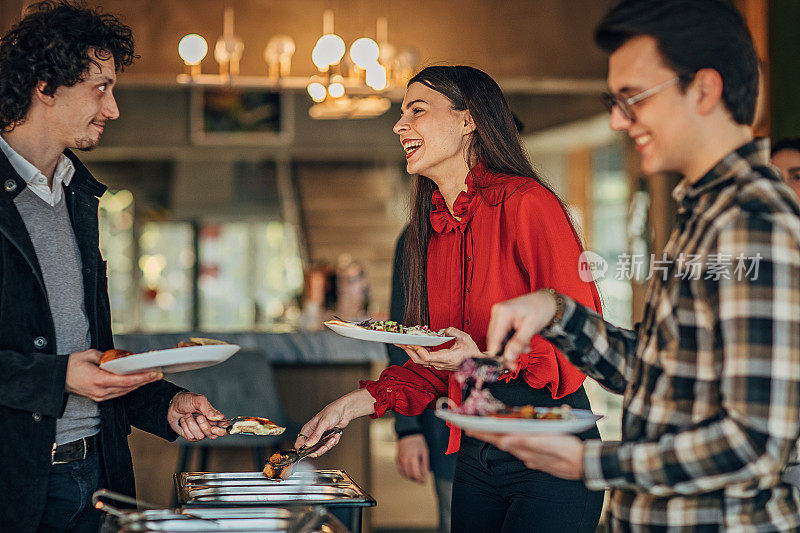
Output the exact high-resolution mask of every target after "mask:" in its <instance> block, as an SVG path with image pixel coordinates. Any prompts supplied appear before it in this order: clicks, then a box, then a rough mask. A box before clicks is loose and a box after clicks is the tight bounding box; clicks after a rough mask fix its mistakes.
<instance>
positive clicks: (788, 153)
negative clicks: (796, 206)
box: [772, 148, 800, 196]
mask: <svg viewBox="0 0 800 533" xmlns="http://www.w3.org/2000/svg"><path fill="white" fill-rule="evenodd" d="M772 164H773V165H775V166H776V167H778V170H780V171H781V176H783V179H784V180H786V183H788V184H789V186H790V187H791V188H792V190H793V191H794V192H795V194H796V195H797V196H800V152H798V151H797V150H792V149H789V148H787V149H785V150H780V151H778V152H775V155H773V156H772Z"/></svg>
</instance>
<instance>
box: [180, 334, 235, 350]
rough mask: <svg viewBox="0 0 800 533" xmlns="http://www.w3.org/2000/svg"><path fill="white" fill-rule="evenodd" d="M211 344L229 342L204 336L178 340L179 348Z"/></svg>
mask: <svg viewBox="0 0 800 533" xmlns="http://www.w3.org/2000/svg"><path fill="white" fill-rule="evenodd" d="M211 344H228V343H227V342H223V341H218V340H217V339H206V338H203V337H189V340H188V341H180V342H178V346H177V347H178V348H187V347H189V346H208V345H211Z"/></svg>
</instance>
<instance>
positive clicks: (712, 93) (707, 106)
mask: <svg viewBox="0 0 800 533" xmlns="http://www.w3.org/2000/svg"><path fill="white" fill-rule="evenodd" d="M692 85H694V87H695V90H696V91H697V111H698V112H699V113H700V114H701V115H707V114H709V113H711V111H713V110H714V108H715V107H716V106H717V104H719V103H720V101H721V100H722V85H723V84H722V76H720V74H719V72H717V71H716V70H714V69H713V68H702V69H700V70H698V71H697V73H695V75H694V80H693V82H692Z"/></svg>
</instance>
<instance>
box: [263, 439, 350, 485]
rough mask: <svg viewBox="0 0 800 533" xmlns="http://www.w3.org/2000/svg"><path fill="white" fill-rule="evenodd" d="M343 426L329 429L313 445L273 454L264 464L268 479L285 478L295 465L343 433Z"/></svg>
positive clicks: (265, 474)
mask: <svg viewBox="0 0 800 533" xmlns="http://www.w3.org/2000/svg"><path fill="white" fill-rule="evenodd" d="M341 434H342V430H341V428H333V429H329V430H328V431H326V432H325V433H323V434H322V436H321V437H320V438H319V441H318V442H317V443H316V444H313V445H312V446H308V447H306V446H301V447H300V448H298V449H296V450H281V451H279V452H275V453H274V454H272V455H271V456H270V458H269V460H268V461H267V464H266V465H264V476H265V477H266V478H267V479H274V480H276V481H277V480H284V479H287V478H288V477H289V476H291V475H292V468H293V467H294V465H296V464H297V463H299V462H300V461H302V460H303V459H305V458H306V457H308V456H309V455H311V454H313V453H314V452H316V451H318V450H319V449H320V448H322V447H323V446H325V445H326V444H327V443H328V441H329V440H330V439H332V438H333V437H334V436H336V435H341Z"/></svg>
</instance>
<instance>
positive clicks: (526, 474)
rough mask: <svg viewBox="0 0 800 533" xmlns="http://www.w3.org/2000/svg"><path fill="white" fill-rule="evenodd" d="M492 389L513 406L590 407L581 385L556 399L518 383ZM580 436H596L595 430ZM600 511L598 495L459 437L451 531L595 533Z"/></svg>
mask: <svg viewBox="0 0 800 533" xmlns="http://www.w3.org/2000/svg"><path fill="white" fill-rule="evenodd" d="M490 390H491V392H492V394H493V395H494V396H495V397H497V398H498V399H499V400H501V401H503V402H504V403H506V404H507V405H512V406H519V405H525V404H532V405H536V406H540V407H552V406H558V405H561V404H568V405H570V406H572V407H575V408H578V409H589V399H588V398H587V397H586V392H585V391H584V390H583V387H581V388H580V389H578V391H576V392H574V393H573V394H571V395H568V396H566V397H564V398H560V399H558V400H553V399H552V398H551V397H550V395H549V393H547V392H546V391H541V390H536V389H531V388H530V387H529V386H528V385H527V384H525V383H524V381H522V379H517V380H514V381H512V382H511V383H508V384H506V383H496V384H493V385H492V386H491V387H490ZM578 436H579V437H580V438H582V439H587V438H588V439H599V438H600V434H599V432H598V431H597V428H594V429H592V430H589V431H587V432H585V433H584V434H581V435H578ZM602 507H603V492H602V491H600V492H596V491H590V490H589V489H587V488H586V486H585V485H584V484H583V482H581V481H569V480H564V479H559V478H556V477H554V476H551V475H550V474H546V473H544V472H541V471H538V470H531V469H529V468H527V467H526V466H525V464H524V463H523V462H522V461H520V460H519V459H517V458H516V457H514V456H513V455H511V454H509V453H507V452H504V451H502V450H499V449H498V448H496V447H494V446H492V445H491V444H488V443H485V442H483V441H479V440H476V439H473V438H470V437H466V436H464V435H462V437H461V449H460V450H459V453H458V459H457V461H456V472H455V478H454V480H453V508H452V513H453V514H452V531H453V533H464V532H466V533H470V532H475V533H492V532H498V533H499V532H502V533H516V532H526V533H527V532H533V531H535V532H550V531H552V532H554V533H555V532H558V533H563V532H581V533H583V532H587V533H588V532H594V531H595V530H596V529H597V523H598V522H599V520H600V512H601V510H602Z"/></svg>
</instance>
